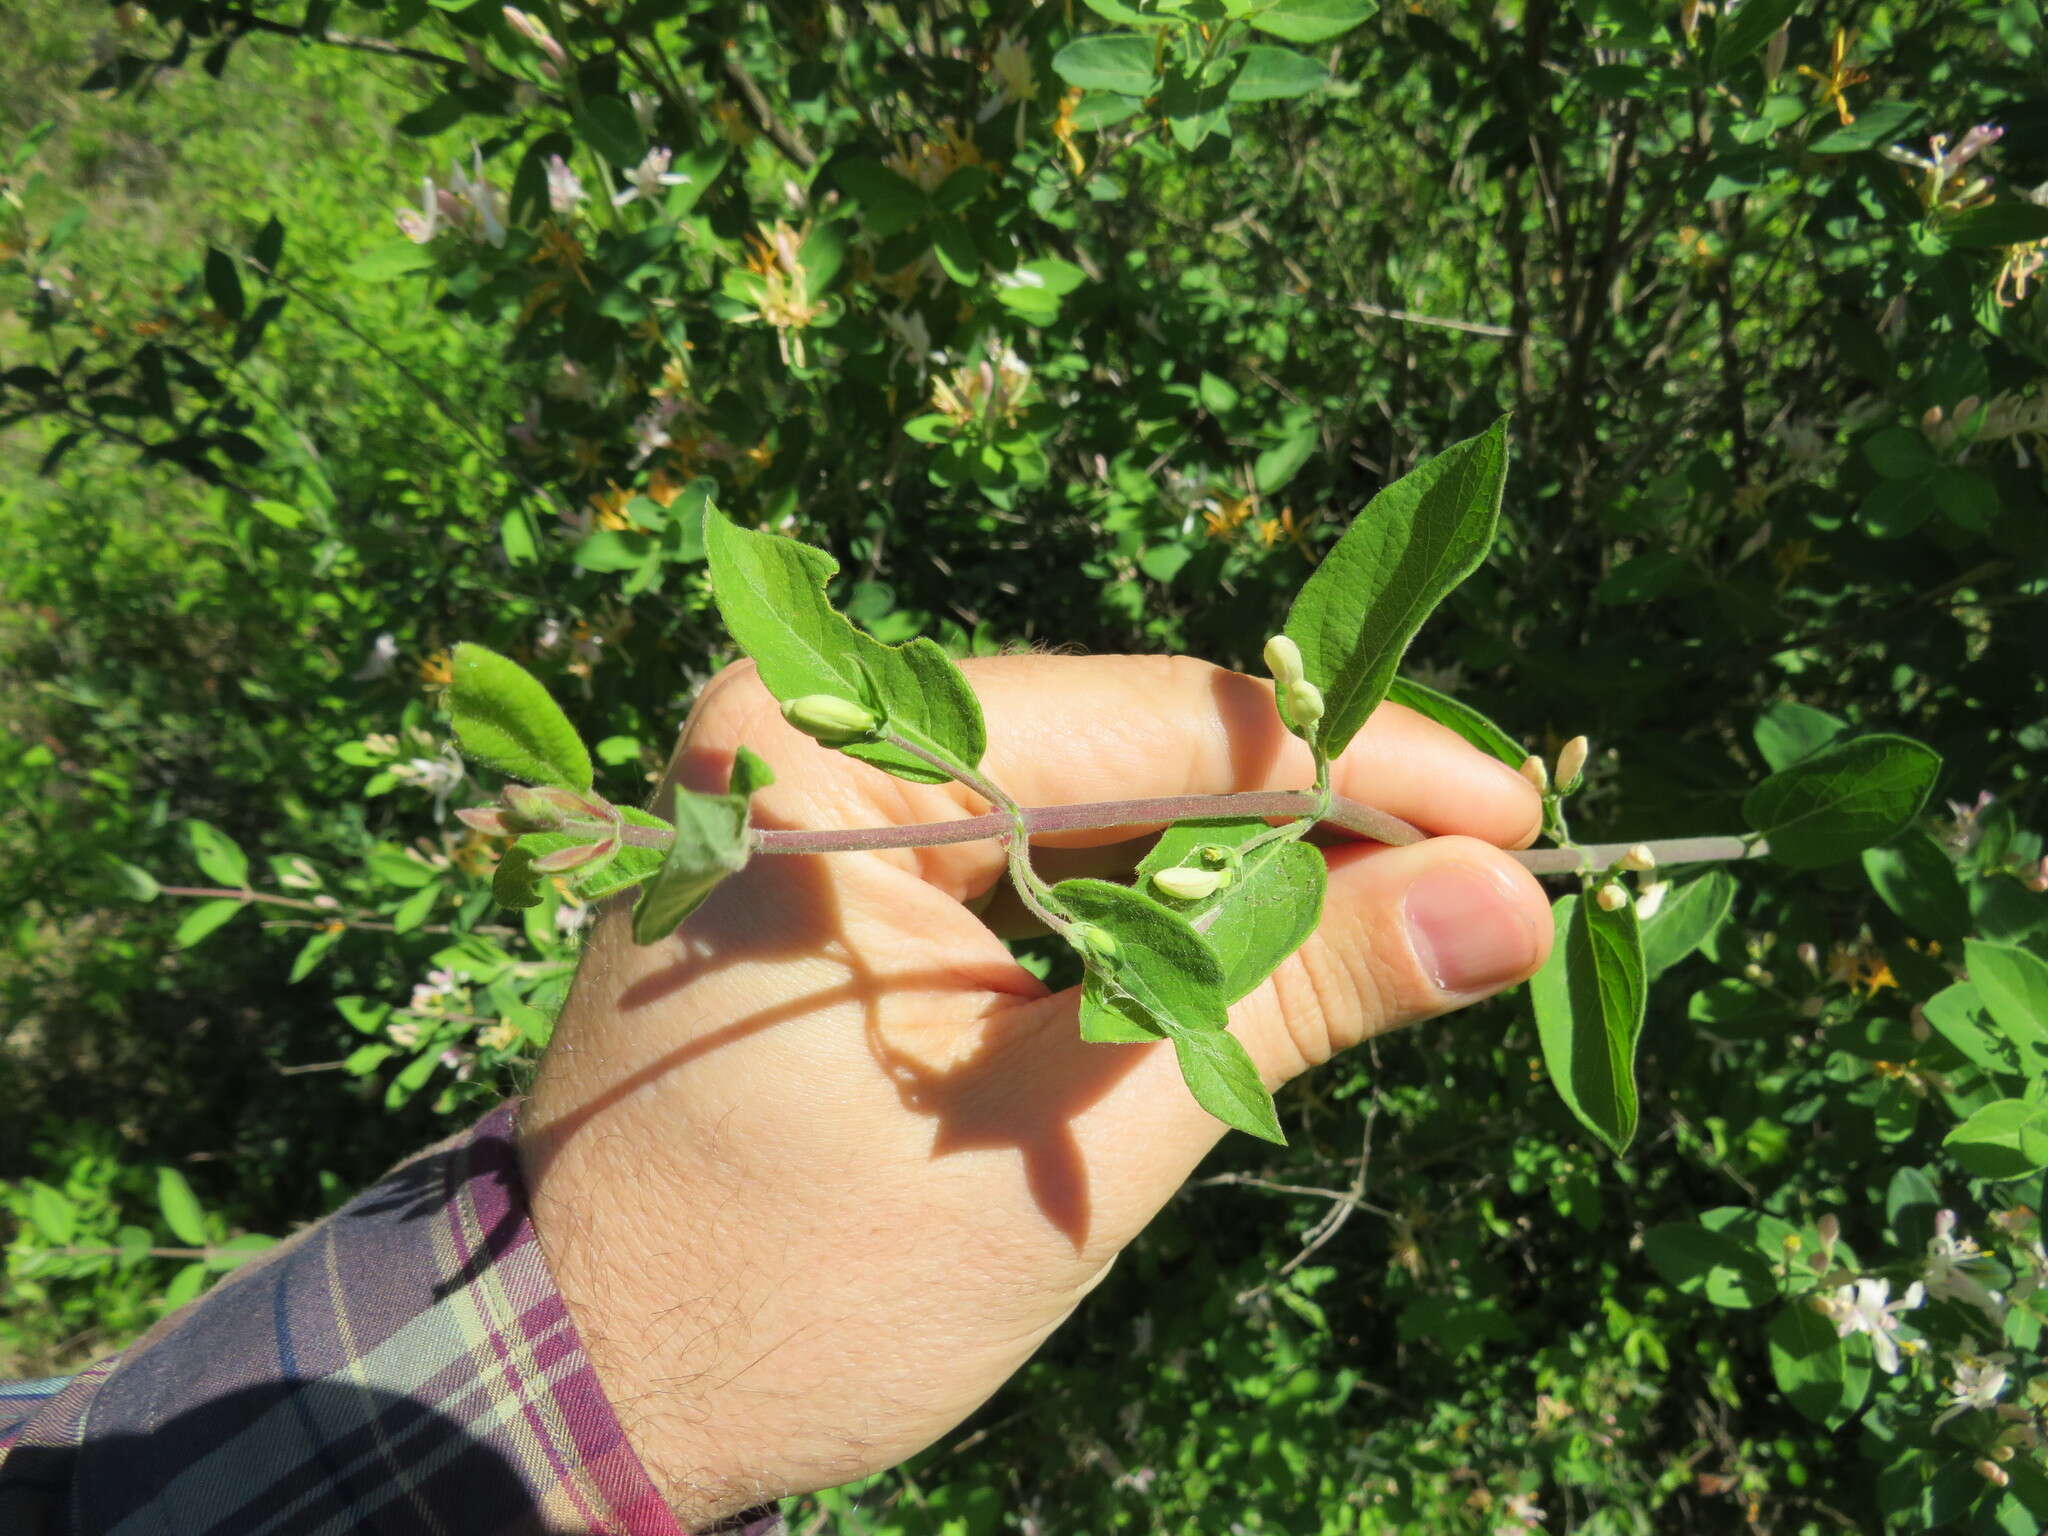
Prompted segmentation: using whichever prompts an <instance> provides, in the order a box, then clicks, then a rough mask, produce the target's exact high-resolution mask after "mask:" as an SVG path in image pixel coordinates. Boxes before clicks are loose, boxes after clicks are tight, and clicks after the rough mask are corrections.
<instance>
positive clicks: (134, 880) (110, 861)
mask: <svg viewBox="0 0 2048 1536" xmlns="http://www.w3.org/2000/svg"><path fill="white" fill-rule="evenodd" d="M101 862H102V863H103V864H104V866H105V868H106V870H107V872H108V873H109V874H111V875H112V876H113V877H114V887H115V889H116V890H118V891H119V892H120V894H121V895H122V896H124V897H126V898H127V899H128V900H130V901H155V900H156V899H157V897H159V896H161V895H162V894H163V891H164V888H163V887H162V886H161V885H159V884H157V879H156V876H155V875H152V874H151V873H150V872H149V871H148V870H146V869H144V868H142V867H141V866H140V865H137V864H130V863H129V862H128V861H127V860H126V859H119V858H116V857H114V855H113V854H111V853H109V854H106V855H104V856H103V858H102V861H101Z"/></svg>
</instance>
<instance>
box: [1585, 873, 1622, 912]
mask: <svg viewBox="0 0 2048 1536" xmlns="http://www.w3.org/2000/svg"><path fill="white" fill-rule="evenodd" d="M1593 899H1594V900H1595V901H1596V902H1598V903H1599V904H1600V910H1601V911H1602V912H1619V911H1620V910H1621V909H1622V908H1623V907H1625V906H1627V905H1628V892H1627V891H1625V890H1623V889H1622V888H1621V887H1620V885H1618V884H1617V883H1615V882H1614V881H1612V880H1610V881H1608V882H1607V883H1606V884H1605V885H1603V886H1601V887H1600V889H1599V890H1598V891H1597V892H1595V893H1594V896H1593Z"/></svg>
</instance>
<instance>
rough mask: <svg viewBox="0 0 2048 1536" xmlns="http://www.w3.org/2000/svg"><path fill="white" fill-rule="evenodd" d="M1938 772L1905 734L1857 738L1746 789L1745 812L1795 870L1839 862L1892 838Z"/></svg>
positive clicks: (1928, 754) (1775, 854) (1930, 756)
mask: <svg viewBox="0 0 2048 1536" xmlns="http://www.w3.org/2000/svg"><path fill="white" fill-rule="evenodd" d="M1940 771H1941V759H1940V758H1939V757H1937V756H1935V754H1934V752H1933V750H1932V749H1931V748H1928V747H1925V746H1922V745H1921V744H1920V743H1919V742H1917V741H1912V740H1909V739H1908V738H1906V737H1904V736H1858V737H1856V738H1854V739H1853V740H1850V741H1838V742H1835V743H1833V744H1832V745H1830V746H1827V747H1824V748H1822V749H1821V750H1820V751H1818V752H1816V753H1814V754H1813V755H1812V756H1811V757H1808V758H1806V759H1805V760H1804V761H1802V762H1799V763H1796V764H1794V765H1793V766H1792V767H1790V768H1786V769H1784V770H1782V771H1781V772H1778V773H1774V774H1772V775H1771V776H1770V777H1769V778H1768V779H1765V780H1764V781H1763V782H1762V783H1761V784H1759V785H1757V786H1756V787H1755V788H1754V789H1752V790H1751V791H1750V792H1749V795H1748V797H1747V798H1746V799H1745V800H1744V801H1743V802H1742V814H1743V816H1744V817H1745V818H1746V819H1747V820H1748V822H1749V824H1750V825H1751V826H1752V827H1754V828H1755V829H1756V830H1757V831H1759V832H1761V833H1763V834H1764V836H1765V837H1767V838H1769V839H1770V843H1771V857H1772V858H1774V859H1776V860H1777V861H1778V862H1779V863H1781V864H1788V865H1790V866H1792V867H1793V868H1795V869H1817V868H1819V867H1820V866H1822V865H1824V864H1834V863H1838V862H1840V861H1841V860H1843V859H1846V858H1849V857H1851V856H1853V855H1854V854H1856V853H1859V852H1860V851H1862V850H1863V849H1865V848H1868V847H1870V846H1871V845H1872V844H1875V843H1882V842H1885V841H1886V840H1888V839H1890V838H1891V837H1894V836H1896V835H1897V833H1898V832H1899V830H1900V828H1902V827H1904V826H1905V825H1906V824H1907V823H1908V822H1910V821H1912V819H1913V818H1914V817H1915V816H1917V815H1919V814H1920V807H1921V806H1922V805H1924V804H1926V802H1927V794H1928V791H1929V790H1931V789H1932V788H1933V787H1934V778H1935V775H1936V774H1937V773H1939V772H1940Z"/></svg>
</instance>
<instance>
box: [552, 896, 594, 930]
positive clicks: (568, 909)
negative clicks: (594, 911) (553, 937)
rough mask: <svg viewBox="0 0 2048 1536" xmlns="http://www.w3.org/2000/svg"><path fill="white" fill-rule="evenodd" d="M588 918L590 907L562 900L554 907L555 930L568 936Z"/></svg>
mask: <svg viewBox="0 0 2048 1536" xmlns="http://www.w3.org/2000/svg"><path fill="white" fill-rule="evenodd" d="M589 920H590V908H588V907H584V906H578V905H576V904H574V903H572V902H567V901H565V902H563V903H562V904H561V905H560V906H559V907H557V908H555V931H556V932H557V933H559V934H561V936H562V937H563V938H565V939H566V938H568V937H570V936H571V935H572V934H574V933H575V932H576V931H577V930H578V929H580V928H581V927H582V926H583V925H584V924H585V923H586V922H588V921H589Z"/></svg>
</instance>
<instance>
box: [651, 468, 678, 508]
mask: <svg viewBox="0 0 2048 1536" xmlns="http://www.w3.org/2000/svg"><path fill="white" fill-rule="evenodd" d="M682 494H683V488H682V486H681V485H679V484H677V483H676V482H675V481H674V480H671V479H670V478H669V474H668V471H667V470H665V469H657V470H656V471H655V472H654V473H653V474H652V475H650V476H648V478H647V490H646V496H647V499H648V500H649V501H651V502H653V503H654V504H655V505H656V506H657V507H660V508H662V509H663V510H666V509H667V508H668V506H669V504H670V503H671V502H673V501H674V500H675V499H676V498H677V497H678V496H680V495H682Z"/></svg>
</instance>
